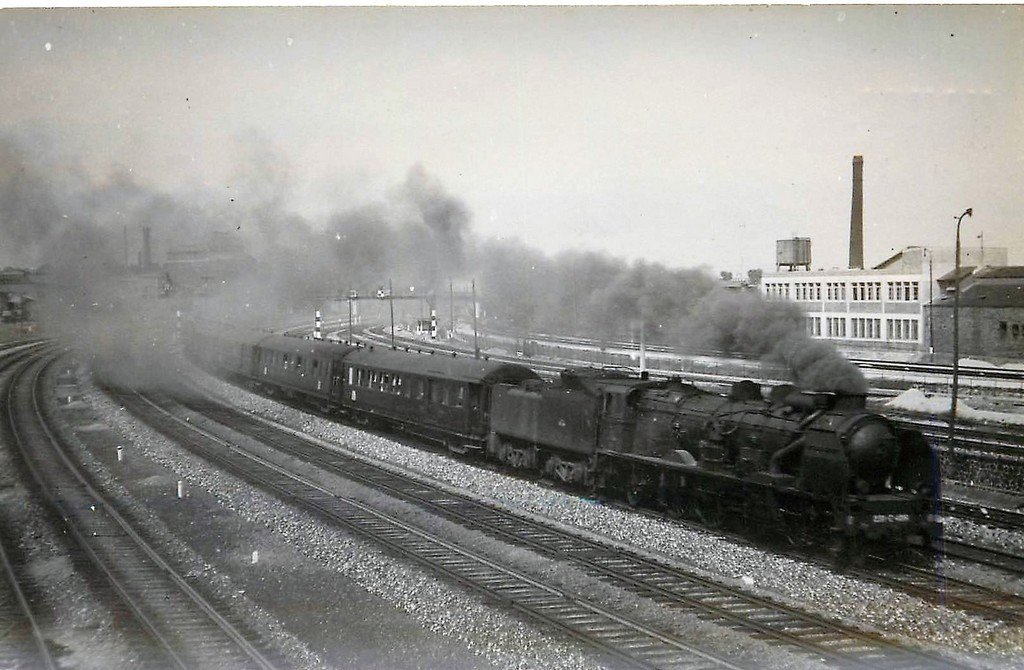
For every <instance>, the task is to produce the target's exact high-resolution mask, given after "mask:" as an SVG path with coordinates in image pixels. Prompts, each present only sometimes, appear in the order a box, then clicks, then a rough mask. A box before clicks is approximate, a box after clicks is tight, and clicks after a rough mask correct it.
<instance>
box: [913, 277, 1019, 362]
mask: <svg viewBox="0 0 1024 670" xmlns="http://www.w3.org/2000/svg"><path fill="white" fill-rule="evenodd" d="M960 270H961V272H960V276H961V279H960V306H959V309H960V354H961V356H977V357H984V358H985V359H986V360H996V359H1020V358H1021V357H1024V266H1019V265H1017V266H1004V267H980V268H976V267H971V266H965V267H961V268H960ZM937 283H938V284H939V287H940V292H939V293H937V294H936V296H935V300H934V301H933V302H932V304H931V312H932V318H933V330H934V333H935V351H940V352H949V351H952V350H953V284H954V273H953V272H949V273H947V274H945V275H943V276H942V277H940V278H939V279H938V282H937Z"/></svg>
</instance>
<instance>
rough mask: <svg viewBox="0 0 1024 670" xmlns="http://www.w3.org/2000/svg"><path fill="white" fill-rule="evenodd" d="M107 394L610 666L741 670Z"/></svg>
mask: <svg viewBox="0 0 1024 670" xmlns="http://www.w3.org/2000/svg"><path fill="white" fill-rule="evenodd" d="M113 393H114V394H115V397H116V398H117V399H118V400H119V401H120V402H123V403H124V404H125V407H127V408H128V409H129V410H130V411H131V412H132V413H134V414H136V416H138V417H140V418H141V419H143V420H144V421H145V422H147V423H148V424H150V425H151V426H152V427H153V428H155V429H156V430H158V431H160V432H161V433H163V434H164V435H166V436H167V437H169V438H170V439H172V440H175V441H176V442H178V443H180V444H181V445H183V446H184V447H185V448H187V449H189V450H191V451H193V452H194V453H197V454H198V455H200V456H202V457H203V458H205V459H207V460H210V461H212V462H214V463H216V464H218V465H219V466H221V467H223V468H225V469H226V470H228V471H230V472H232V473H234V474H236V475H237V476H239V477H241V478H243V479H245V480H247V481H249V482H251V483H254V484H256V485H258V486H260V487H262V488H264V489H265V490H268V491H270V492H272V493H273V494H275V495H277V496H278V497H280V498H281V499H283V500H286V501H288V502H290V503H293V504H296V505H298V506H300V507H302V508H304V509H306V510H308V511H311V512H313V513H315V514H317V515H319V516H321V517H322V518H325V519H326V520H327V521H328V522H330V523H333V524H336V525H339V526H341V527H344V528H346V529H348V530H350V531H353V532H354V533H356V534H357V535H360V536H362V537H364V538H366V539H369V540H371V541H373V542H375V543H378V544H381V545H383V546H384V547H386V548H387V549H388V550H390V551H392V552H394V553H395V554H398V555H400V556H402V557H404V558H406V559H409V560H411V561H413V562H415V563H418V564H420V565H422V566H424V567H425V568H427V569H429V570H431V571H433V572H435V573H437V574H439V575H441V576H443V577H444V578H447V579H450V580H453V581H455V582H457V583H459V584H461V585H463V586H465V587H466V588H468V589H470V590H472V591H474V592H476V593H479V594H481V595H483V596H484V597H485V598H487V599H489V600H491V601H492V602H494V603H496V604H498V605H499V606H502V607H507V608H510V609H512V610H515V611H516V612H518V613H519V614H521V615H523V616H524V617H526V618H528V619H531V620H533V621H534V622H536V623H540V624H542V625H545V626H548V627H551V628H554V629H555V630H557V631H560V632H562V633H564V634H566V635H568V636H570V637H572V638H575V639H577V640H578V641H580V642H582V643H584V644H585V645H588V646H590V647H592V648H593V649H594V650H595V651H597V652H598V653H600V654H604V655H606V656H608V657H610V658H612V659H614V660H615V662H616V664H617V665H616V666H615V667H635V668H665V669H675V668H679V669H684V668H685V669H702V668H739V667H742V666H739V665H736V664H735V663H733V662H731V661H730V660H728V659H725V658H722V657H719V656H717V655H714V654H711V653H708V652H707V651H704V650H701V649H699V648H696V647H694V646H692V645H690V644H688V643H687V642H686V641H685V640H683V639H680V638H679V637H678V636H676V635H674V634H672V633H671V632H667V631H663V630H659V629H656V628H654V627H652V626H650V625H648V624H645V623H643V622H641V621H639V620H636V619H635V618H632V617H631V616H629V615H626V614H623V613H620V612H616V611H612V610H610V609H608V608H606V607H604V606H602V605H600V604H598V603H595V602H592V601H591V600H588V599H585V598H581V597H577V596H574V595H573V594H571V593H567V592H565V591H564V590H562V589H560V588H558V587H556V586H553V585H551V584H548V583H545V582H543V581H541V580H539V579H538V578H536V577H532V576H530V575H526V574H523V573H521V572H519V571H517V570H514V569H511V568H509V567H506V566H502V565H500V564H498V563H496V562H495V561H493V560H492V559H490V558H488V557H487V556H485V555H483V554H480V553H479V552H476V551H473V550H469V549H466V548H464V547H459V546H456V545H455V544H453V543H451V542H449V541H447V540H445V539H444V538H441V537H438V536H436V535H433V534H431V533H429V532H427V531H424V530H422V529H419V528H415V527H413V526H411V525H409V524H407V523H405V522H403V521H401V520H400V519H397V518H395V517H393V516H391V515H388V514H385V513H382V512H380V511H377V510H374V509H372V508H370V507H369V506H367V505H365V504H363V503H360V502H359V501H357V500H354V499H351V498H346V497H343V496H339V495H336V494H334V493H332V492H331V491H328V490H326V489H324V488H323V487H322V486H320V485H319V484H317V483H315V482H313V481H310V480H308V479H306V478H304V477H302V476H300V475H297V474H295V473H292V472H289V471H287V470H286V469H284V468H282V467H279V466H277V465H275V464H273V463H271V462H269V461H268V460H265V459H263V458H262V457H260V456H258V455H255V454H252V453H249V452H247V451H246V450H245V449H242V448H241V447H239V446H236V445H233V444H231V443H229V442H227V441H225V440H223V439H221V438H220V437H218V436H216V435H214V434H211V433H210V432H208V431H206V430H204V429H202V428H201V427H199V426H197V425H195V424H194V423H193V422H191V421H187V420H185V419H182V418H180V417H178V416H176V415H175V409H174V407H175V403H174V402H173V401H170V400H168V399H166V398H164V399H158V400H154V399H152V398H149V397H146V396H142V395H139V394H136V393H134V392H126V391H114V392H113Z"/></svg>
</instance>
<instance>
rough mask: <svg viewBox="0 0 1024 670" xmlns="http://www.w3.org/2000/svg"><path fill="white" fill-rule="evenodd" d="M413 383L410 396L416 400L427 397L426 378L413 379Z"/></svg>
mask: <svg viewBox="0 0 1024 670" xmlns="http://www.w3.org/2000/svg"><path fill="white" fill-rule="evenodd" d="M413 384H414V385H415V386H416V388H415V390H413V393H412V397H413V398H415V399H416V400H423V399H424V398H426V397H427V380H426V379H415V380H413Z"/></svg>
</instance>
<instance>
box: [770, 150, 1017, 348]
mask: <svg viewBox="0 0 1024 670" xmlns="http://www.w3.org/2000/svg"><path fill="white" fill-rule="evenodd" d="M863 174H864V159H863V158H862V157H861V156H854V157H853V199H852V203H851V209H850V256H849V259H850V260H849V268H842V269H839V268H835V269H831V270H821V269H819V270H811V269H810V268H811V241H810V239H808V238H793V239H789V240H779V241H778V242H777V243H776V272H768V273H764V274H763V275H762V278H761V291H762V292H763V294H764V295H765V296H766V297H768V298H772V299H789V300H793V301H795V302H797V303H799V304H800V306H801V307H803V309H804V310H805V311H806V313H807V331H808V333H809V334H810V335H811V336H812V337H816V338H821V339H827V340H833V341H835V342H836V344H837V345H839V346H842V347H843V348H847V349H870V350H874V351H876V352H881V351H886V350H890V351H904V352H917V351H925V352H928V351H930V350H931V349H932V347H933V346H934V345H933V343H934V340H935V338H934V333H933V330H934V329H933V328H932V327H931V326H930V324H929V318H930V317H929V311H930V310H929V307H928V306H929V305H930V304H931V302H932V299H933V298H938V297H940V295H939V285H938V283H937V281H936V280H937V279H938V278H939V277H942V276H943V275H944V274H946V273H948V272H950V271H952V270H953V269H954V268H955V267H956V257H955V251H954V249H953V248H926V247H908V248H906V249H904V250H902V251H900V252H898V253H896V254H894V255H893V256H891V257H890V258H888V259H886V260H885V261H883V262H881V263H879V264H878V265H876V266H875V267H873V268H870V269H864V205H863V198H864V195H863ZM960 262H961V265H962V266H965V267H966V266H979V267H981V266H986V265H988V266H1000V265H1006V263H1007V251H1006V249H1005V248H1002V247H997V248H985V247H962V248H961V251H960ZM783 268H786V269H785V270H783Z"/></svg>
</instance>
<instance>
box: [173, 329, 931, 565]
mask: <svg viewBox="0 0 1024 670" xmlns="http://www.w3.org/2000/svg"><path fill="white" fill-rule="evenodd" d="M187 350H188V351H189V353H190V354H191V355H192V356H193V358H195V359H196V360H197V362H199V363H200V364H201V365H205V366H207V367H211V368H215V369H217V370H218V371H220V372H221V373H224V374H226V375H228V376H231V377H234V378H235V379H236V380H239V381H242V382H245V383H247V384H249V385H250V386H251V387H253V388H254V389H256V390H261V391H263V392H265V393H267V394H270V395H276V394H279V395H283V396H286V397H288V398H291V399H295V400H300V401H303V402H307V403H311V404H313V405H315V406H317V407H319V408H320V409H322V410H325V411H329V412H332V413H336V414H338V415H340V416H342V417H344V418H346V419H347V420H350V421H354V422H357V423H362V424H372V425H375V426H379V427H384V428H389V429H394V430H399V431H402V432H405V433H409V434H414V435H418V436H420V437H423V438H426V439H428V440H432V441H434V442H437V443H439V444H442V445H444V446H445V447H447V448H448V449H449V450H451V451H453V452H457V453H462V454H465V453H469V452H473V453H477V454H481V455H482V456H483V457H485V458H487V459H490V460H493V461H496V462H500V463H503V464H505V465H507V466H509V467H511V468H515V469H521V470H524V471H528V472H532V473H542V474H544V475H546V476H548V477H550V478H553V479H556V480H559V481H561V482H565V483H567V484H570V485H574V486H577V487H580V488H582V489H583V490H586V491H588V492H590V493H591V494H593V495H600V496H608V497H615V498H620V499H624V500H626V501H627V502H628V503H629V504H630V505H635V506H646V507H651V508H655V509H659V510H662V511H663V512H664V513H666V514H667V515H670V516H680V517H687V518H691V519H695V520H698V521H700V522H701V523H703V524H705V525H707V526H711V527H719V526H721V527H727V528H731V529H735V530H740V531H744V532H747V533H748V534H750V535H752V536H758V537H761V538H764V539H766V540H769V541H773V542H774V541H779V540H783V541H787V542H790V543H793V544H797V545H805V546H807V547H810V548H819V547H822V546H827V547H828V550H829V552H830V553H831V555H832V557H833V559H834V560H835V561H836V562H837V563H839V564H844V563H847V562H849V561H851V560H859V559H860V558H862V557H863V556H864V555H865V554H866V552H868V551H869V550H882V551H885V552H892V551H896V550H902V549H904V548H907V547H914V546H918V547H927V546H929V545H930V542H931V539H932V538H933V537H935V536H936V534H937V532H938V525H937V520H936V517H935V516H934V515H933V513H932V511H933V501H934V500H935V499H936V497H937V496H938V488H937V487H938V484H937V479H935V477H934V475H933V473H934V462H935V455H934V453H933V451H932V449H931V447H930V446H929V445H928V444H927V442H926V441H925V439H924V438H923V436H922V435H921V434H920V433H919V432H917V431H913V430H906V429H903V428H900V427H898V426H897V425H895V424H894V423H892V422H891V421H889V420H888V419H886V418H885V417H883V416H880V415H878V414H875V413H872V412H869V411H867V409H866V408H865V398H864V396H856V395H837V394H833V393H808V392H804V391H800V390H798V389H796V388H795V387H793V386H788V385H783V386H779V387H775V388H773V389H771V390H770V392H768V393H767V394H764V393H763V391H762V389H761V388H760V387H759V386H758V385H757V384H755V383H754V382H752V381H743V382H738V383H736V384H734V385H733V387H732V389H731V392H730V393H729V394H728V395H725V396H723V395H718V394H714V393H710V392H707V391H704V390H701V389H699V388H697V387H695V386H693V385H690V384H686V383H683V382H682V381H681V380H679V379H669V380H654V379H649V378H648V377H647V376H646V375H645V374H640V375H637V374H635V373H632V372H631V371H629V370H626V369H607V368H603V369H597V368H570V369H566V370H564V371H563V372H562V373H561V375H560V376H559V378H558V379H557V380H554V381H545V380H542V379H541V378H540V377H539V376H538V375H537V374H536V373H535V372H534V371H533V370H531V369H530V368H528V367H526V366H523V365H520V364H516V363H505V362H499V361H491V360H486V359H474V358H469V357H464V356H454V355H450V354H439V353H432V354H424V353H417V352H409V351H408V350H405V351H403V350H401V349H393V348H381V347H374V346H369V347H362V346H352V345H348V344H341V343H329V342H318V341H314V340H305V339H301V338H296V337H286V336H282V335H267V334H265V333H259V334H253V335H252V336H247V335H241V336H226V335H224V334H221V333H213V332H209V331H202V330H201V329H194V330H193V332H192V334H191V336H190V337H189V339H188V345H187Z"/></svg>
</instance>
